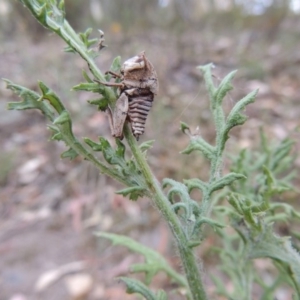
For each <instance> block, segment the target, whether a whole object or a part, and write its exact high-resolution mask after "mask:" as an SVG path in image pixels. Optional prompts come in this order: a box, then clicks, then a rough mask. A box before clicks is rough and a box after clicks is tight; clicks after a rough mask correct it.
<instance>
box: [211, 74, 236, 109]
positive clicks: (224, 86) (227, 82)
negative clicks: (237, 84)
mask: <svg viewBox="0 0 300 300" xmlns="http://www.w3.org/2000/svg"><path fill="white" fill-rule="evenodd" d="M236 72H237V70H235V71H232V72H230V73H229V74H228V75H227V76H225V77H224V79H223V80H222V81H221V83H220V85H219V86H218V88H217V90H216V92H215V97H214V98H215V99H216V101H217V103H218V104H221V103H222V101H223V99H224V98H225V96H226V94H227V93H228V92H229V91H230V90H232V89H233V86H232V84H231V81H232V79H233V78H234V76H235V74H236Z"/></svg>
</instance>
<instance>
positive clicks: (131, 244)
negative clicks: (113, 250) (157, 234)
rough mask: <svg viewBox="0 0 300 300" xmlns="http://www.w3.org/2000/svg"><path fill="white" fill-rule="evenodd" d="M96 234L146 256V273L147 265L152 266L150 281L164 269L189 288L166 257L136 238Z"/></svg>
mask: <svg viewBox="0 0 300 300" xmlns="http://www.w3.org/2000/svg"><path fill="white" fill-rule="evenodd" d="M96 236H98V237H101V238H106V239H109V240H110V241H111V242H112V243H113V245H121V246H125V247H126V248H128V249H129V250H131V251H133V252H136V253H139V254H141V255H143V256H144V258H145V264H144V266H145V270H146V275H147V273H148V272H149V268H148V267H147V266H150V269H151V278H148V280H147V282H148V283H150V282H151V280H152V277H153V276H154V275H155V274H157V273H158V272H159V271H163V272H165V273H166V274H167V275H168V276H169V277H170V278H171V279H172V280H173V281H175V282H176V283H178V284H179V285H180V286H182V287H184V288H186V289H188V285H187V282H186V279H185V278H184V277H183V276H181V275H180V274H178V273H177V272H176V271H175V270H174V269H172V268H171V267H170V265H169V264H168V262H167V261H166V260H165V258H164V257H163V256H161V255H160V254H159V253H158V252H156V251H154V250H152V249H151V248H149V247H146V246H144V245H143V244H140V243H138V242H136V241H135V240H133V239H131V238H129V237H127V236H123V235H118V234H113V233H106V232H97V233H96ZM139 270H140V271H141V268H139Z"/></svg>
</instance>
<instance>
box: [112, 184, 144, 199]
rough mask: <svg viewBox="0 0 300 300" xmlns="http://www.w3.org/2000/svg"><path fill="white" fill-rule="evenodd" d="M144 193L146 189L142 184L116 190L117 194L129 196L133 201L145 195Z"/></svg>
mask: <svg viewBox="0 0 300 300" xmlns="http://www.w3.org/2000/svg"><path fill="white" fill-rule="evenodd" d="M144 193H145V189H144V188H143V187H140V186H133V187H129V188H125V189H123V190H120V191H117V192H116V194H119V195H123V196H124V197H126V196H129V199H130V200H133V201H136V200H137V199H138V198H140V197H143V196H144Z"/></svg>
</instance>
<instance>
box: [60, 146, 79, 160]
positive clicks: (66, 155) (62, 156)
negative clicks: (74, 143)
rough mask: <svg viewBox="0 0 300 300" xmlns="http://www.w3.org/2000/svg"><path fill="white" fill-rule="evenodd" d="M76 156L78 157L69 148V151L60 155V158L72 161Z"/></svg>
mask: <svg viewBox="0 0 300 300" xmlns="http://www.w3.org/2000/svg"><path fill="white" fill-rule="evenodd" d="M77 156H78V153H77V152H76V151H75V150H74V149H72V148H70V149H69V150H67V151H65V152H63V153H62V154H61V158H70V160H73V159H74V158H75V157H77Z"/></svg>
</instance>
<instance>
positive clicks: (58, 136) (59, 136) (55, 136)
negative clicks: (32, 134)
mask: <svg viewBox="0 0 300 300" xmlns="http://www.w3.org/2000/svg"><path fill="white" fill-rule="evenodd" d="M47 127H48V128H49V129H50V130H51V131H52V136H51V140H56V141H62V140H63V136H62V134H61V132H60V130H59V129H58V128H57V127H55V126H52V125H48V126H47Z"/></svg>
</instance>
